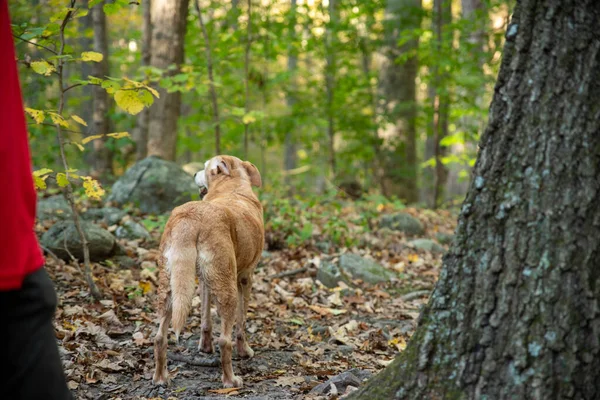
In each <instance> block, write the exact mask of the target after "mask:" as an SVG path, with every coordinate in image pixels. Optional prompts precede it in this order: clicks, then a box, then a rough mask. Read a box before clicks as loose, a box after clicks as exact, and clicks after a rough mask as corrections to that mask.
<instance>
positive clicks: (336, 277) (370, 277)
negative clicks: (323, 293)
mask: <svg viewBox="0 0 600 400" xmlns="http://www.w3.org/2000/svg"><path fill="white" fill-rule="evenodd" d="M394 276H395V275H394V273H393V272H391V271H388V270H387V269H385V267H384V266H382V265H381V264H379V263H377V262H375V261H373V260H371V259H368V258H365V257H361V256H359V255H358V254H352V253H345V254H342V255H341V256H340V258H339V261H338V262H337V263H336V264H334V263H331V262H328V261H324V262H322V263H321V266H320V267H319V269H318V271H317V279H318V280H319V281H320V282H321V283H322V284H323V285H325V286H327V287H329V288H334V287H336V286H338V282H339V281H343V282H345V283H347V284H350V283H351V280H353V279H361V280H363V281H364V282H366V283H370V284H377V283H380V282H387V281H389V280H390V279H391V278H393V277H394Z"/></svg>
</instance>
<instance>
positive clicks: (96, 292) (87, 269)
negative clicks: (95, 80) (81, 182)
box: [55, 0, 102, 300]
mask: <svg viewBox="0 0 600 400" xmlns="http://www.w3.org/2000/svg"><path fill="white" fill-rule="evenodd" d="M75 1H76V0H71V4H70V7H69V8H70V9H73V8H74V7H75ZM72 15H73V11H71V10H69V11H68V12H67V14H66V15H65V18H64V19H63V22H62V24H61V25H60V50H59V52H58V55H59V56H62V54H63V51H64V49H65V27H66V26H67V23H68V22H69V20H70V19H71V17H72ZM56 72H57V74H58V85H59V86H58V87H59V89H60V102H59V107H58V114H59V115H62V112H63V109H64V106H65V91H64V84H63V59H62V58H60V57H59V59H58V61H57V68H56ZM55 126H56V133H57V136H58V146H59V148H60V156H61V159H62V163H63V167H64V169H65V174H66V176H67V181H68V184H67V186H66V187H65V190H64V191H63V195H64V196H65V199H66V200H67V202H68V203H69V205H70V206H71V211H72V212H73V222H74V223H75V228H76V230H77V233H78V234H79V237H80V239H81V245H82V246H83V265H84V268H83V272H84V277H85V280H86V282H87V284H88V286H89V288H90V293H91V294H92V296H94V298H95V299H96V300H100V299H102V293H101V292H100V289H98V286H96V283H95V282H94V279H93V277H92V267H91V263H90V249H89V246H88V241H87V238H86V236H85V233H84V232H83V228H82V227H81V222H80V221H79V213H78V212H77V207H76V206H75V199H74V198H73V186H71V182H70V181H69V165H68V163H67V156H66V154H65V142H64V139H63V135H62V127H61V126H60V125H59V124H56V125H55ZM65 239H66V238H65ZM65 247H66V246H65ZM67 252H68V249H67Z"/></svg>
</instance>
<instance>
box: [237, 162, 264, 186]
mask: <svg viewBox="0 0 600 400" xmlns="http://www.w3.org/2000/svg"><path fill="white" fill-rule="evenodd" d="M242 166H243V167H244V168H245V169H246V172H247V173H248V176H249V177H250V183H251V184H252V185H254V186H256V187H261V186H262V179H261V177H260V172H258V168H256V166H255V165H254V164H252V163H251V162H250V161H242Z"/></svg>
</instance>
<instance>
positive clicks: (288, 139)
mask: <svg viewBox="0 0 600 400" xmlns="http://www.w3.org/2000/svg"><path fill="white" fill-rule="evenodd" d="M290 19H291V21H290V24H289V28H288V29H289V40H290V41H289V43H290V45H289V47H288V62H287V67H288V72H289V74H290V89H289V90H288V92H287V94H286V102H287V106H288V108H289V109H290V113H291V115H290V121H293V120H294V114H295V113H294V107H295V105H296V98H295V92H296V89H297V85H296V71H297V69H298V52H297V51H296V0H291V3H290ZM290 125H291V126H290V127H289V128H288V131H287V132H286V133H285V144H284V147H285V156H284V168H285V170H286V171H289V170H292V169H294V168H296V167H297V166H298V165H297V158H296V138H295V137H294V133H293V130H294V125H293V124H290ZM286 179H287V180H288V183H289V175H288V176H286Z"/></svg>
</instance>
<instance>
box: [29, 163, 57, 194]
mask: <svg viewBox="0 0 600 400" xmlns="http://www.w3.org/2000/svg"><path fill="white" fill-rule="evenodd" d="M51 173H52V170H51V169H50V168H42V169H38V170H37V171H33V174H32V175H33V183H34V185H35V188H36V189H42V190H43V189H46V178H48V176H49V174H51Z"/></svg>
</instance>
